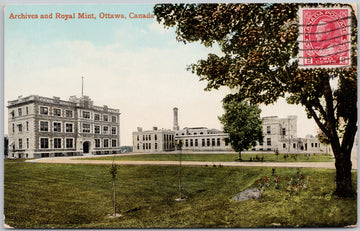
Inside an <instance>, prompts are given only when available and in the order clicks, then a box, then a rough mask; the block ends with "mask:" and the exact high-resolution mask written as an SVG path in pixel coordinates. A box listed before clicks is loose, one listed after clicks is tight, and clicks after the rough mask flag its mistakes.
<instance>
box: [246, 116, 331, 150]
mask: <svg viewBox="0 0 360 231" xmlns="http://www.w3.org/2000/svg"><path fill="white" fill-rule="evenodd" d="M262 126H263V134H264V142H263V143H259V144H258V145H257V146H256V147H254V148H253V149H252V150H253V151H272V152H276V151H278V152H279V153H324V152H326V151H327V147H326V146H325V145H323V144H321V143H320V142H319V140H318V139H317V138H316V137H313V136H311V135H307V136H306V137H305V138H299V137H297V116H294V115H293V116H288V117H287V118H279V117H277V116H269V117H263V118H262Z"/></svg>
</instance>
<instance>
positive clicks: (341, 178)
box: [334, 150, 355, 197]
mask: <svg viewBox="0 0 360 231" xmlns="http://www.w3.org/2000/svg"><path fill="white" fill-rule="evenodd" d="M334 154H335V153H334ZM336 156H338V157H337V158H336V160H335V167H336V190H335V192H334V194H335V195H337V196H339V197H353V196H355V192H354V189H353V187H352V181H351V167H352V163H351V150H348V151H347V152H346V153H340V154H336Z"/></svg>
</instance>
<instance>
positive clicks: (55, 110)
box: [54, 108, 61, 116]
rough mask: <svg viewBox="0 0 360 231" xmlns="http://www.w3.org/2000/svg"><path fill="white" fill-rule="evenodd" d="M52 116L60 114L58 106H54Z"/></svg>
mask: <svg viewBox="0 0 360 231" xmlns="http://www.w3.org/2000/svg"><path fill="white" fill-rule="evenodd" d="M54 116H61V110H60V109H59V108H54Z"/></svg>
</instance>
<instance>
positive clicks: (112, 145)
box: [111, 140, 117, 148]
mask: <svg viewBox="0 0 360 231" xmlns="http://www.w3.org/2000/svg"><path fill="white" fill-rule="evenodd" d="M116 143H117V142H116V140H111V147H113V148H116Z"/></svg>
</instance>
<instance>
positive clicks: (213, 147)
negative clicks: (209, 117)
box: [175, 127, 233, 152]
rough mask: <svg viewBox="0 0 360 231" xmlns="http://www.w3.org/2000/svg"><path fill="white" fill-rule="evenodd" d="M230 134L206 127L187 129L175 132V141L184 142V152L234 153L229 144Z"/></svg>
mask: <svg viewBox="0 0 360 231" xmlns="http://www.w3.org/2000/svg"><path fill="white" fill-rule="evenodd" d="M228 137H229V135H228V134H226V133H224V132H222V131H219V130H217V129H208V128H206V127H194V128H187V127H185V128H184V129H182V130H180V131H176V132H175V140H176V141H179V140H182V143H183V146H182V150H184V151H195V152H202V151H203V152H209V151H219V152H222V151H233V149H232V148H231V146H230V145H229V144H228V142H227V138H228Z"/></svg>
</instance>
